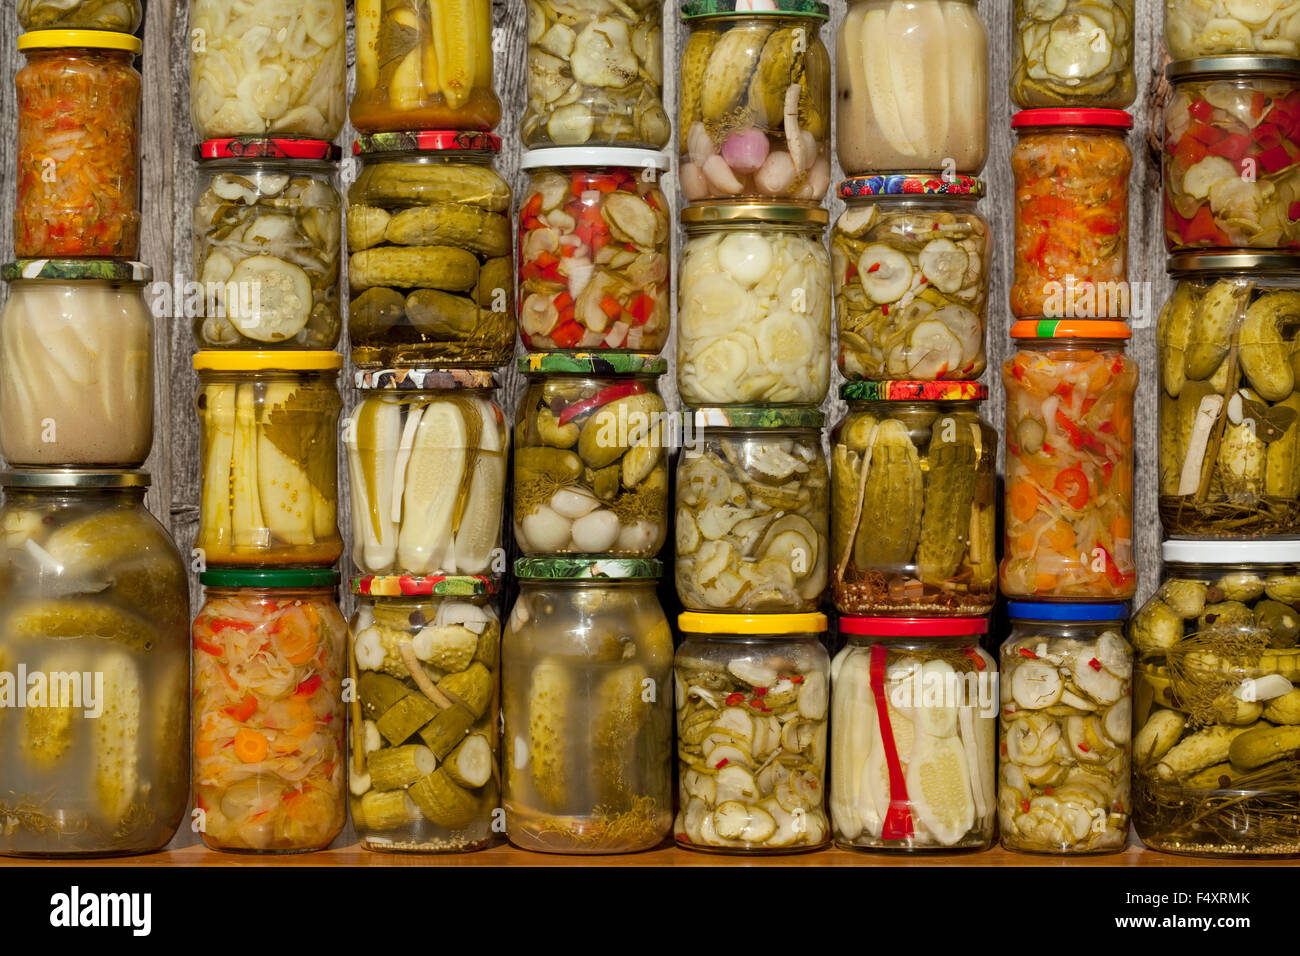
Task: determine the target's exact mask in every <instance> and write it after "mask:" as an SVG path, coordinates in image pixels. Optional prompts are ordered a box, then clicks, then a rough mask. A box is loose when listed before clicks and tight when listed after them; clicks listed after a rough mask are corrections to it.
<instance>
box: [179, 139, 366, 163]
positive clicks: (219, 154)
mask: <svg viewBox="0 0 1300 956" xmlns="http://www.w3.org/2000/svg"><path fill="white" fill-rule="evenodd" d="M194 153H195V157H196V158H197V159H198V160H199V161H200V163H202V164H203V165H204V166H206V165H208V164H209V163H211V162H215V161H219V160H228V161H229V160H234V161H236V162H239V161H245V162H247V161H254V162H256V161H259V160H293V159H299V160H316V161H317V162H333V161H335V160H337V159H338V158H339V156H340V155H342V154H341V152H340V150H339V148H338V147H337V146H335V145H334V144H333V143H331V142H329V141H328V140H323V139H306V138H301V137H296V136H295V137H289V136H285V137H269V136H228V137H223V138H218V139H209V140H205V141H204V142H202V143H200V144H199V145H198V146H196V147H195V148H194Z"/></svg>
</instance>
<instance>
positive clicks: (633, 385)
mask: <svg viewBox="0 0 1300 956" xmlns="http://www.w3.org/2000/svg"><path fill="white" fill-rule="evenodd" d="M667 368H668V363H667V362H665V361H664V360H663V359H658V358H655V357H654V356H652V355H628V354H613V355H572V356H569V355H530V356H526V357H524V358H521V359H520V360H519V371H520V372H522V373H523V374H524V375H526V376H527V377H528V386H527V389H526V391H525V392H524V396H523V399H522V401H520V403H519V410H518V412H517V413H516V414H517V417H516V419H515V439H514V444H515V456H514V457H515V463H514V483H513V486H512V488H511V491H512V494H513V500H514V531H515V542H516V543H517V544H518V545H519V550H520V551H522V552H523V553H524V554H527V555H545V554H616V555H620V556H623V557H630V558H651V557H654V556H655V555H656V554H658V553H659V549H660V548H662V547H663V544H664V538H665V536H666V534H667V528H668V455H667V453H666V452H667V449H668V447H669V445H670V443H671V441H672V437H673V436H672V434H671V431H670V429H669V428H668V423H669V414H668V412H667V411H666V407H665V405H664V400H663V398H661V397H660V395H659V386H658V382H657V379H658V377H659V376H660V375H662V374H663V373H664V372H665V371H667Z"/></svg>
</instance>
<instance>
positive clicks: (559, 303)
mask: <svg viewBox="0 0 1300 956" xmlns="http://www.w3.org/2000/svg"><path fill="white" fill-rule="evenodd" d="M551 304H552V305H554V306H555V308H556V309H557V310H559V311H560V312H563V311H564V310H565V309H567V308H568V307H569V306H571V305H573V296H571V295H569V292H568V290H567V289H566V290H565V291H564V292H561V293H560V294H559V295H557V296H556V297H555V298H554V299H553V300H551Z"/></svg>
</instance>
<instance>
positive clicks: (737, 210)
mask: <svg viewBox="0 0 1300 956" xmlns="http://www.w3.org/2000/svg"><path fill="white" fill-rule="evenodd" d="M726 222H754V223H769V224H770V223H790V224H793V225H809V226H824V225H826V224H827V223H828V222H830V216H829V215H828V214H827V212H826V210H825V209H823V208H822V207H821V206H783V205H780V204H779V203H765V202H718V203H708V204H707V205H703V206H687V207H686V208H685V209H683V210H682V225H684V226H698V225H708V224H711V223H726Z"/></svg>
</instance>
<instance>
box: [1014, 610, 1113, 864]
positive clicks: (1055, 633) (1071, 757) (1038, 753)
mask: <svg viewBox="0 0 1300 956" xmlns="http://www.w3.org/2000/svg"><path fill="white" fill-rule="evenodd" d="M1007 613H1008V615H1009V616H1010V617H1011V636H1010V637H1009V638H1007V641H1006V643H1004V644H1003V645H1002V654H1001V658H1002V668H1001V685H1002V716H1001V718H1000V723H999V733H998V740H999V744H998V747H999V750H1000V752H1001V754H1002V760H1001V762H1000V763H999V765H998V829H999V831H1000V832H1001V834H1002V845H1003V846H1004V847H1006V848H1007V849H1008V850H1019V851H1021V852H1026V853H1060V854H1069V855H1077V854H1084V853H1114V852H1118V851H1120V850H1123V849H1124V847H1125V845H1126V844H1127V842H1128V818H1129V811H1130V809H1131V807H1132V804H1131V802H1130V799H1129V793H1130V787H1129V772H1130V770H1131V766H1130V764H1131V761H1130V756H1129V755H1130V742H1131V737H1132V722H1133V652H1132V650H1131V649H1130V648H1129V646H1128V644H1127V643H1126V642H1125V640H1124V619H1125V618H1126V617H1127V616H1128V610H1127V608H1126V607H1125V606H1124V605H1123V604H1040V603H1034V602H1028V601H1013V602H1011V604H1010V605H1009V606H1008V608H1007Z"/></svg>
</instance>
